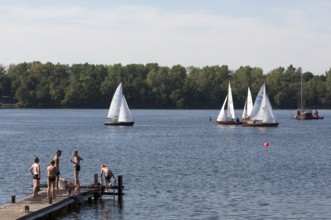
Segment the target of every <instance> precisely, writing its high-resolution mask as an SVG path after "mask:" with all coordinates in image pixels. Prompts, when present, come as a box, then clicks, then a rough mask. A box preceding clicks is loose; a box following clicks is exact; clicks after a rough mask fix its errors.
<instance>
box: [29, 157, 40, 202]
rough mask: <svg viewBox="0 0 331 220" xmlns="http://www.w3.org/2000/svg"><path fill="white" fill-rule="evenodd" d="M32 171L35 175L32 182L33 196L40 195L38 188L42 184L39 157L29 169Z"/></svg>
mask: <svg viewBox="0 0 331 220" xmlns="http://www.w3.org/2000/svg"><path fill="white" fill-rule="evenodd" d="M29 171H30V173H31V174H32V175H33V183H32V186H33V188H32V196H33V197H36V196H38V190H39V185H40V165H39V158H38V157H35V158H34V164H32V166H31V167H30V169H29Z"/></svg>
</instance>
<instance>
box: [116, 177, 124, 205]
mask: <svg viewBox="0 0 331 220" xmlns="http://www.w3.org/2000/svg"><path fill="white" fill-rule="evenodd" d="M117 179H118V189H117V190H118V191H117V192H118V202H120V203H122V199H123V176H122V175H119V176H118V177H117Z"/></svg>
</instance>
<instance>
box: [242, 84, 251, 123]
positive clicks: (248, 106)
mask: <svg viewBox="0 0 331 220" xmlns="http://www.w3.org/2000/svg"><path fill="white" fill-rule="evenodd" d="M252 110H253V99H252V93H251V90H250V89H249V87H248V91H247V98H246V102H245V106H244V110H243V114H242V116H241V118H242V120H243V121H246V120H247V119H248V118H249V116H250V115H251V113H252Z"/></svg>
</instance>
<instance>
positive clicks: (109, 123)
mask: <svg viewBox="0 0 331 220" xmlns="http://www.w3.org/2000/svg"><path fill="white" fill-rule="evenodd" d="M133 124H134V122H105V123H104V125H106V126H132V125H133Z"/></svg>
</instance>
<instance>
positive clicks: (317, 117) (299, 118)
mask: <svg viewBox="0 0 331 220" xmlns="http://www.w3.org/2000/svg"><path fill="white" fill-rule="evenodd" d="M293 119H296V120H321V119H324V117H323V116H310V117H307V116H297V117H294V118H293Z"/></svg>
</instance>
